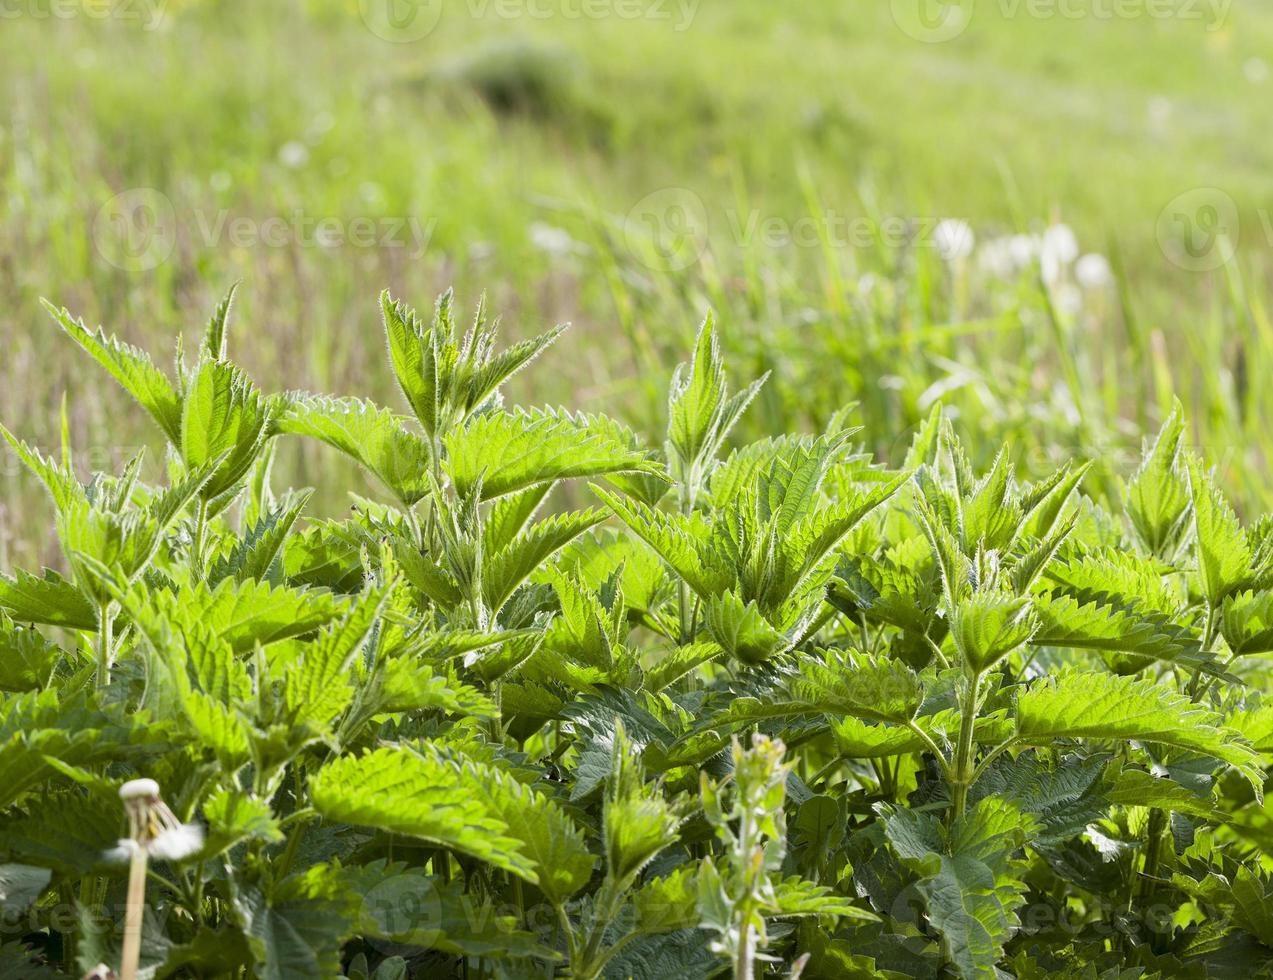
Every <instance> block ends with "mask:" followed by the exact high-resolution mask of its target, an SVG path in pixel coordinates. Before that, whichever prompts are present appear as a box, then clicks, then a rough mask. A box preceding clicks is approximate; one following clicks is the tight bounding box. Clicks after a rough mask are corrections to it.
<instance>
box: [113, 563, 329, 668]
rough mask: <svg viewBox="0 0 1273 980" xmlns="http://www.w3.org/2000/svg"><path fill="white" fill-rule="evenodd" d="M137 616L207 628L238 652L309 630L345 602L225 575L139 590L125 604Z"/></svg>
mask: <svg viewBox="0 0 1273 980" xmlns="http://www.w3.org/2000/svg"><path fill="white" fill-rule="evenodd" d="M127 606H128V608H129V609H131V610H132V611H133V612H134V614H135V615H136V617H137V618H138V619H141V618H142V617H143V616H147V615H160V616H163V617H165V618H166V619H167V620H168V621H169V622H170V623H172V624H173V625H174V626H176V627H177V628H178V629H180V630H182V631H183V632H186V633H189V632H191V631H193V629H195V628H196V627H197V628H200V629H208V630H211V631H212V632H213V633H214V634H215V635H216V636H217V637H219V638H220V639H222V640H224V641H225V642H226V643H227V644H228V645H229V646H230V647H231V648H232V649H233V650H234V651H236V652H237V653H246V652H248V651H250V650H251V649H252V648H253V647H255V646H257V645H262V646H264V645H267V644H270V643H277V642H279V641H280V640H286V639H289V638H291V637H295V636H303V635H305V634H306V633H312V632H314V631H315V630H317V629H318V628H319V627H321V626H325V625H326V624H327V623H330V622H331V621H332V620H334V619H336V618H337V617H338V616H340V615H341V613H342V612H343V610H344V608H345V603H344V602H343V601H342V600H340V599H338V598H337V597H336V596H334V595H332V594H331V593H329V592H324V591H320V590H317V589H287V588H281V587H280V588H273V587H271V586H270V585H269V583H267V582H258V581H255V580H251V579H249V580H247V581H244V582H239V581H236V580H234V579H224V580H222V581H221V582H220V583H219V584H218V585H217V586H216V587H215V588H212V587H209V586H207V585H205V584H204V583H201V582H198V583H194V584H192V585H190V586H189V587H186V588H182V589H179V590H176V591H151V590H146V591H142V590H138V591H137V592H136V594H135V595H134V596H133V597H130V599H129V600H128V602H127Z"/></svg>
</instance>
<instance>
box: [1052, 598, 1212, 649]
mask: <svg viewBox="0 0 1273 980" xmlns="http://www.w3.org/2000/svg"><path fill="white" fill-rule="evenodd" d="M1034 611H1035V615H1036V616H1037V618H1038V620H1039V629H1038V632H1036V633H1035V634H1034V636H1033V637H1032V642H1033V643H1035V644H1037V645H1040V646H1054V647H1075V648H1078V649H1083V650H1110V651H1117V652H1121V653H1128V654H1134V655H1136V656H1137V657H1143V658H1147V659H1152V660H1168V661H1185V662H1193V661H1197V660H1198V659H1199V658H1200V657H1201V656H1202V645H1201V643H1200V642H1199V640H1198V637H1197V636H1196V635H1195V634H1194V633H1193V632H1192V631H1190V630H1188V629H1187V628H1185V627H1183V626H1179V625H1177V624H1176V623H1175V622H1173V621H1172V620H1171V619H1170V618H1169V617H1167V616H1164V615H1162V614H1161V613H1157V612H1154V611H1153V610H1152V609H1151V608H1148V607H1146V606H1144V605H1142V604H1141V603H1139V602H1137V601H1136V600H1126V599H1121V598H1118V597H1115V596H1110V595H1107V594H1104V593H1099V592H1097V593H1093V592H1087V591H1080V592H1077V593H1075V594H1073V595H1069V594H1065V593H1062V592H1054V593H1051V594H1040V595H1036V596H1035V597H1034Z"/></svg>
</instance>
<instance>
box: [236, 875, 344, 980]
mask: <svg viewBox="0 0 1273 980" xmlns="http://www.w3.org/2000/svg"><path fill="white" fill-rule="evenodd" d="M234 905H235V908H236V910H237V911H238V914H239V916H240V917H241V918H242V920H243V923H244V928H245V931H246V932H247V937H248V945H249V946H250V947H251V950H252V955H253V958H254V959H255V960H256V968H255V971H254V972H255V974H256V975H257V976H259V977H260V978H261V980H302V978H307V980H312V978H314V977H335V976H338V975H339V974H340V948H341V945H342V943H343V942H344V940H345V938H346V937H347V936H348V935H349V934H350V932H352V930H353V925H354V922H353V915H352V908H356V905H355V904H354V902H353V897H352V896H350V895H349V894H348V893H347V892H345V893H341V892H337V891H335V890H334V889H333V888H332V886H331V885H328V884H327V883H326V882H322V881H321V880H319V879H318V876H301V875H293V876H292V877H290V878H288V879H286V880H285V881H283V882H282V883H281V884H278V885H276V886H274V887H273V888H272V889H271V890H270V891H269V892H263V891H261V890H260V889H259V888H258V887H257V886H254V885H252V886H246V887H243V888H241V889H239V891H238V892H237V893H236V895H235V899H234ZM351 906H352V908H351Z"/></svg>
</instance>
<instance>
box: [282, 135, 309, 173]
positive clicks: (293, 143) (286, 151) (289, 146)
mask: <svg viewBox="0 0 1273 980" xmlns="http://www.w3.org/2000/svg"><path fill="white" fill-rule="evenodd" d="M278 162H279V163H281V164H282V165H283V166H285V167H287V169H288V170H299V169H300V168H301V167H303V166H305V164H307V163H309V148H308V147H307V146H306V145H305V144H304V143H302V142H301V141H300V140H288V141H287V142H286V143H284V144H283V146H282V148H281V149H280V150H279V151H278Z"/></svg>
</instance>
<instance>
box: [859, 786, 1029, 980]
mask: <svg viewBox="0 0 1273 980" xmlns="http://www.w3.org/2000/svg"><path fill="white" fill-rule="evenodd" d="M879 813H880V816H881V818H882V820H883V824H884V833H885V836H886V837H887V839H888V841H889V843H890V844H891V845H892V846H893V849H894V850H895V851H896V852H897V855H898V857H899V858H901V859H902V861H903V863H905V864H906V865H907V866H908V867H910V868H911V869H913V870H914V871H915V872H916V873H917V874H918V875H919V882H918V885H917V888H918V891H919V894H920V896H921V897H922V898H923V902H924V907H925V908H926V910H927V912H928V919H929V921H930V922H931V924H932V926H933V928H934V929H936V930H937V932H938V933H939V934H940V935H941V937H942V945H943V948H944V950H945V953H946V956H947V958H948V960H949V962H950V964H951V966H952V967H953V968H954V971H955V973H956V974H957V975H958V976H960V977H963V978H967V980H980V978H982V977H987V976H993V975H995V973H996V972H997V964H998V963H999V962H1000V960H1001V959H1002V957H1003V946H1004V943H1006V942H1007V941H1008V940H1009V939H1010V938H1011V937H1012V935H1013V933H1014V932H1015V931H1016V929H1017V927H1018V925H1019V921H1018V919H1017V914H1016V910H1017V909H1018V908H1019V907H1020V906H1021V905H1022V904H1024V902H1025V895H1024V891H1025V887H1024V885H1023V884H1022V883H1021V881H1020V880H1019V874H1020V873H1021V871H1022V870H1023V866H1022V865H1021V862H1019V861H1017V860H1015V859H1014V857H1013V855H1014V854H1015V853H1016V852H1017V851H1019V850H1020V849H1021V847H1022V846H1023V845H1024V844H1025V843H1026V841H1027V840H1028V839H1029V837H1030V835H1031V833H1032V832H1033V830H1034V822H1033V821H1032V820H1031V819H1030V818H1029V817H1028V816H1026V815H1025V814H1022V813H1021V811H1020V810H1019V809H1018V808H1017V807H1016V805H1015V804H1013V803H1011V802H1009V801H1007V800H1004V799H1000V798H997V797H988V798H987V799H985V800H982V801H981V802H980V803H978V804H977V805H976V806H975V807H973V808H972V809H970V810H968V811H967V812H966V813H964V814H963V815H962V816H960V817H959V818H958V819H956V821H955V822H954V825H953V826H952V827H951V828H950V829H949V830H947V829H946V828H944V827H942V826H941V825H940V824H939V823H938V821H937V819H936V817H934V816H931V815H928V814H923V813H918V812H916V811H914V810H903V809H898V808H891V807H888V806H884V805H881V806H880V807H879Z"/></svg>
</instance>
